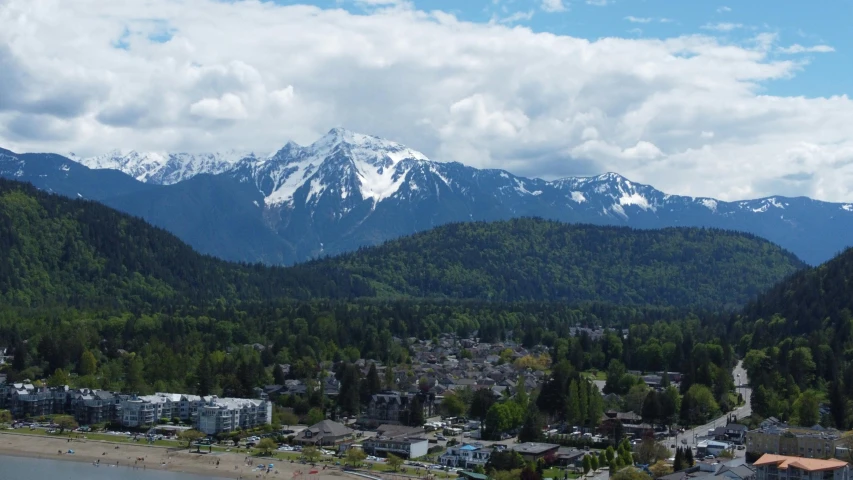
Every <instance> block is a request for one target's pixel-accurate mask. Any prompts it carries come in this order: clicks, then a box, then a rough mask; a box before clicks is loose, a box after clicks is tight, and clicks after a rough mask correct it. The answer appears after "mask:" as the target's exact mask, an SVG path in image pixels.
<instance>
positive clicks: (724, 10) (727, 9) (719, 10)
mask: <svg viewBox="0 0 853 480" xmlns="http://www.w3.org/2000/svg"><path fill="white" fill-rule="evenodd" d="M731 11H732V9H731V7H727V6H725V5H723V6H721V7H719V8H717V13H729V12H731Z"/></svg>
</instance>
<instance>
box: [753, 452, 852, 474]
mask: <svg viewBox="0 0 853 480" xmlns="http://www.w3.org/2000/svg"><path fill="white" fill-rule="evenodd" d="M752 466H753V468H755V480H849V475H850V467H849V465H848V464H847V462H845V461H842V460H836V459H829V460H822V459H817V458H804V457H793V456H787V455H773V454H769V453H766V454H764V455H762V456H761V458H759V459H758V460H756V461H755V463H754V464H753V465H752Z"/></svg>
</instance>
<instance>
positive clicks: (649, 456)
mask: <svg viewBox="0 0 853 480" xmlns="http://www.w3.org/2000/svg"><path fill="white" fill-rule="evenodd" d="M636 452H637V456H638V457H639V461H640V463H645V464H649V465H651V464H652V463H655V462H657V461H658V460H666V459H667V458H669V449H667V448H666V446H665V445H663V444H661V443H658V442H656V441H655V439H654V438H646V439H644V440H643V441H642V442H640V443H639V444H638V445H637V449H636Z"/></svg>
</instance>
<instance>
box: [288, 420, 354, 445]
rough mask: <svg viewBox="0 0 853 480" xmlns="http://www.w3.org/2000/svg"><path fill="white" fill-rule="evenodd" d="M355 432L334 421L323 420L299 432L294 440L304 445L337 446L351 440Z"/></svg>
mask: <svg viewBox="0 0 853 480" xmlns="http://www.w3.org/2000/svg"><path fill="white" fill-rule="evenodd" d="M352 437H353V430H352V429H351V428H348V427H346V426H345V425H343V424H340V423H338V422H335V421H332V420H323V421H322V422H320V423H315V424H314V425H311V426H310V427H308V428H306V429H305V430H302V431H301V432H299V434H298V435H296V437H295V438H294V439H293V440H294V441H296V442H297V443H299V444H302V445H317V446H325V445H337V444H339V443H343V442H346V441H348V440H351V439H352Z"/></svg>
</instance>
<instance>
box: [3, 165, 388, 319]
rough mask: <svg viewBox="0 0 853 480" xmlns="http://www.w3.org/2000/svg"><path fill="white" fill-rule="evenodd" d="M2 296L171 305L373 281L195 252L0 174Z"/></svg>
mask: <svg viewBox="0 0 853 480" xmlns="http://www.w3.org/2000/svg"><path fill="white" fill-rule="evenodd" d="M0 252H3V254H2V255H0V303H7V304H12V305H22V306H39V305H44V304H57V305H66V306H89V307H92V306H110V307H113V308H117V309H122V308H127V307H130V306H133V305H157V304H162V305H169V304H172V303H176V302H180V303H204V302H212V301H216V300H219V299H222V300H226V301H228V300H248V301H251V300H267V299H272V298H279V297H294V298H306V297H311V296H328V297H346V296H363V295H370V294H371V293H372V290H371V289H369V288H367V287H366V286H365V285H364V282H360V281H359V280H358V279H355V280H354V281H353V283H350V280H351V277H350V276H349V275H347V274H346V273H344V274H342V276H341V277H339V278H336V277H334V272H325V271H324V272H322V273H318V274H313V273H312V272H299V276H298V278H297V277H295V276H294V274H293V273H292V272H289V271H288V270H287V269H284V268H271V267H265V266H257V265H240V264H236V263H229V262H225V261H222V260H218V259H215V258H212V257H207V256H203V255H200V254H198V253H196V252H194V251H193V250H192V249H191V248H190V247H189V246H187V245H186V244H185V243H183V242H181V241H180V240H179V239H178V238H177V237H175V236H174V235H172V234H170V233H168V232H166V231H165V230H162V229H159V228H156V227H152V226H151V225H149V224H147V223H146V222H145V221H143V220H141V219H138V218H134V217H131V216H129V215H126V214H123V213H119V212H117V211H115V210H113V209H110V208H107V207H105V206H103V205H100V204H98V203H95V202H91V201H84V200H69V199H68V198H66V197H61V196H58V195H52V194H48V193H45V192H42V191H40V190H37V189H36V188H34V187H32V186H30V185H29V184H25V183H20V182H13V181H8V180H2V179H0Z"/></svg>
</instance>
